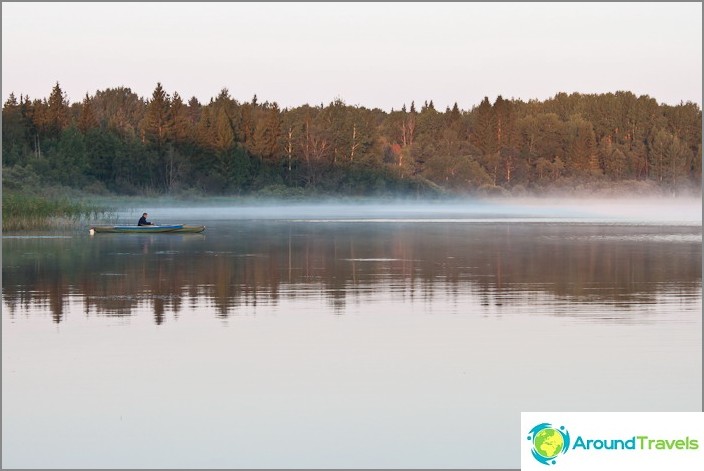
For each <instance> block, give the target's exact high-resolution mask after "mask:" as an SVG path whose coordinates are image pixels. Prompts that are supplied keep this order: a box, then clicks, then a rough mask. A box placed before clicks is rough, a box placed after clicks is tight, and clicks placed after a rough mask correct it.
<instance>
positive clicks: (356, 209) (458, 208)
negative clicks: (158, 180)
mask: <svg viewBox="0 0 704 471" xmlns="http://www.w3.org/2000/svg"><path fill="white" fill-rule="evenodd" d="M216 201H217V200H216ZM147 205H148V206H149V207H146V206H147ZM144 211H148V212H149V214H150V217H151V218H152V219H154V220H156V221H157V222H159V223H162V224H168V223H178V222H181V221H183V222H184V223H195V222H197V221H214V220H230V219H232V220H238V219H250V220H295V219H302V220H360V221H375V220H377V221H401V220H422V221H428V222H432V221H437V222H443V223H445V222H453V221H456V222H469V221H488V220H491V221H500V220H512V221H514V222H515V221H516V220H532V221H535V222H540V221H544V222H550V221H562V222H592V223H614V222H618V223H628V224H638V223H641V224H682V225H696V224H701V221H702V200H701V198H683V197H680V198H620V199H606V198H550V199H547V198H510V199H508V198H505V199H457V200H436V201H422V200H419V201H408V200H406V201H399V200H396V201H393V200H390V201H379V202H375V201H372V200H368V199H365V200H360V201H335V200H327V201H323V202H320V203H314V202H308V201H306V202H296V201H286V200H280V201H275V200H263V201H257V202H251V201H248V200H244V201H238V200H236V199H234V200H229V201H219V202H218V203H217V204H212V203H207V202H202V201H199V202H193V203H189V202H184V201H172V202H164V201H158V202H152V203H151V204H150V203H148V202H147V203H145V204H144V206H142V207H131V208H129V209H123V210H120V211H118V216H119V218H120V220H121V221H122V222H125V221H126V222H129V221H132V220H133V219H134V220H135V221H136V219H138V218H139V216H141V213H142V212H144Z"/></svg>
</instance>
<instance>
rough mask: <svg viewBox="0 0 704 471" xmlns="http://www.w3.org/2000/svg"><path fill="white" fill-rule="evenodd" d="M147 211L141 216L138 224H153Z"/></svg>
mask: <svg viewBox="0 0 704 471" xmlns="http://www.w3.org/2000/svg"><path fill="white" fill-rule="evenodd" d="M147 216H148V214H147V213H144V214H142V217H141V218H139V222H138V223H137V225H138V226H153V225H154V224H152V223H151V222H149V221H147Z"/></svg>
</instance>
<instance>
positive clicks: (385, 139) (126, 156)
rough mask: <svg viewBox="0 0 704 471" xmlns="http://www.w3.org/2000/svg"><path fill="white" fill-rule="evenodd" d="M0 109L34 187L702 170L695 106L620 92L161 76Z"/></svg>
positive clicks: (408, 188)
mask: <svg viewBox="0 0 704 471" xmlns="http://www.w3.org/2000/svg"><path fill="white" fill-rule="evenodd" d="M2 113H3V114H2V118H3V119H2V126H3V142H2V150H3V166H4V169H5V170H6V171H8V172H11V175H14V177H16V180H18V181H19V180H21V179H24V180H25V181H26V184H28V185H34V187H35V188H36V187H39V186H41V185H63V186H69V187H73V188H80V189H83V190H85V189H88V188H90V189H92V191H93V192H96V193H102V192H105V191H111V192H114V193H118V194H126V195H146V194H150V195H158V194H167V193H168V194H176V193H179V194H184V192H185V193H187V192H195V193H198V194H201V193H202V194H221V195H241V194H247V193H251V194H259V193H261V192H264V193H266V192H274V193H276V192H281V191H284V190H283V189H285V192H288V193H291V194H292V195H294V194H297V193H296V192H298V191H299V190H300V191H303V192H304V193H306V194H311V193H335V194H350V195H358V194H386V193H393V192H411V193H413V194H419V193H422V192H426V191H429V192H436V193H437V192H439V193H442V192H445V191H451V192H476V191H480V189H482V190H481V191H482V192H493V193H501V192H502V191H503V190H510V189H511V188H513V187H517V188H518V190H517V192H518V193H520V192H522V191H533V190H537V189H540V188H545V187H547V186H554V185H558V184H561V183H560V182H563V183H564V182H566V181H570V182H580V183H585V184H586V183H588V184H589V185H594V184H596V182H606V183H608V182H611V183H613V184H615V183H617V182H622V181H640V182H648V181H650V182H654V183H655V184H656V185H657V186H658V187H661V188H674V187H679V186H687V185H689V186H691V187H694V188H698V187H699V186H700V181H701V159H702V157H701V130H702V126H701V110H700V109H699V107H698V106H697V105H696V104H693V103H682V104H680V105H677V106H669V105H659V104H658V103H657V102H656V101H655V100H654V99H652V98H650V97H648V96H636V95H634V94H632V93H630V92H622V91H619V92H616V93H606V94H600V95H582V94H577V93H573V94H569V95H568V94H565V93H558V94H557V95H555V97H553V98H551V99H548V100H545V101H543V102H538V101H530V102H522V101H520V100H506V99H504V98H502V97H501V96H499V97H497V98H496V100H495V101H494V103H493V104H492V103H491V101H490V100H489V97H486V98H484V99H483V100H482V101H481V103H479V104H478V105H477V106H476V107H474V108H472V109H470V110H468V111H463V110H461V109H460V108H459V107H458V106H457V104H456V103H455V104H454V105H453V106H452V107H447V109H446V110H445V111H444V112H439V111H438V110H436V109H435V106H434V105H433V102H432V100H430V101H429V102H428V101H426V102H425V103H424V105H423V106H422V107H421V109H420V111H417V110H416V107H415V103H411V106H410V108H408V109H407V108H406V106H405V105H404V106H403V107H402V108H401V110H400V111H391V112H390V113H385V112H383V111H381V110H378V109H367V108H364V107H360V106H351V105H347V104H346V103H344V101H342V100H341V99H336V100H334V101H333V102H331V103H329V104H328V105H327V106H325V105H322V104H321V105H319V106H310V105H303V106H299V107H296V108H291V109H279V107H278V105H277V104H276V103H269V102H264V103H262V102H260V101H259V100H257V99H256V96H255V97H254V98H252V99H251V100H249V101H246V102H242V103H240V102H238V101H237V100H235V99H234V98H233V97H232V96H230V93H229V91H228V90H227V89H222V90H221V91H220V93H219V94H218V95H217V96H216V97H214V98H212V99H211V100H210V102H209V103H207V104H201V103H199V102H198V100H196V99H195V98H191V99H190V100H188V102H184V100H183V99H181V97H180V96H179V94H178V93H177V92H174V93H173V95H169V94H167V93H166V91H165V90H164V88H163V87H162V86H161V84H160V83H158V84H156V87H155V89H154V92H153V93H152V95H151V97H150V98H149V99H143V98H141V97H139V96H137V95H136V94H134V93H133V92H132V91H131V90H130V89H129V88H124V87H119V88H115V89H107V90H104V91H97V92H96V93H95V95H93V96H90V95H86V96H85V97H84V98H83V99H82V101H81V102H80V103H74V104H69V103H68V102H67V100H66V97H65V95H64V93H63V91H62V90H61V87H60V85H59V84H58V83H57V84H56V85H55V86H54V87H53V89H52V90H51V92H50V94H49V97H48V98H47V99H33V100H32V99H30V98H29V97H26V96H23V95H20V96H19V99H18V98H17V97H16V96H15V95H14V94H11V95H10V98H9V99H8V100H7V101H6V102H5V104H4V105H3V110H2ZM14 177H13V178H14ZM496 188H502V189H503V190H501V191H499V190H497V189H496Z"/></svg>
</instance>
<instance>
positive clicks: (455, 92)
mask: <svg viewBox="0 0 704 471" xmlns="http://www.w3.org/2000/svg"><path fill="white" fill-rule="evenodd" d="M57 81H58V82H59V83H60V85H61V88H62V89H63V90H64V91H65V92H66V93H67V95H68V98H69V101H71V102H72V103H73V102H77V101H81V100H82V98H83V97H84V96H85V94H86V93H88V94H90V95H93V94H95V92H96V90H104V89H106V88H113V87H119V86H124V87H129V88H131V89H132V91H134V92H135V93H137V94H138V95H140V96H142V97H145V98H148V97H150V96H151V93H152V91H153V90H154V87H155V86H156V83H157V82H161V83H162V85H163V86H164V88H165V89H166V91H167V92H168V93H173V92H174V91H177V92H178V93H179V94H180V95H181V96H182V97H183V98H184V99H185V100H187V99H189V98H190V97H192V96H195V97H196V98H198V99H199V100H200V101H201V102H202V103H207V102H208V101H209V100H210V98H211V97H214V96H216V95H217V94H218V93H219V91H220V90H221V89H222V88H223V87H227V88H228V89H229V91H230V94H231V95H232V96H233V97H234V98H235V99H237V100H239V101H248V100H250V99H251V98H252V96H253V95H254V94H255V93H256V94H257V97H258V99H259V101H260V102H263V101H276V102H278V103H279V105H280V106H281V107H294V106H299V105H302V104H305V103H308V104H312V105H317V104H320V103H324V104H328V103H329V102H331V101H332V100H334V99H335V98H338V97H339V98H341V99H342V100H344V101H345V103H347V104H350V105H359V106H365V107H368V108H374V107H378V108H381V109H384V110H386V111H388V110H390V109H391V108H395V109H399V108H400V107H401V106H402V105H403V104H404V103H405V104H406V105H407V106H409V105H410V103H411V101H415V102H416V104H417V105H418V106H420V105H421V104H422V103H423V102H424V101H425V100H433V102H434V104H435V107H436V108H438V109H441V110H444V108H445V107H446V106H452V104H453V103H455V102H457V103H458V105H459V106H460V108H461V109H470V108H471V107H472V106H475V105H477V104H479V102H480V101H481V100H482V98H483V97H484V96H488V97H489V98H490V100H491V101H492V102H493V101H494V99H495V98H496V96H498V95H502V96H503V97H504V98H520V99H523V100H530V99H539V100H544V99H547V98H550V97H552V96H554V95H555V94H556V93H558V92H567V93H572V92H579V93H606V92H615V91H618V90H626V91H631V92H633V93H635V94H636V95H649V96H651V97H653V98H655V99H656V100H657V101H658V102H660V103H668V104H677V103H679V102H680V101H685V102H686V101H693V102H695V103H697V104H699V105H700V106H701V104H702V5H701V3H645V2H644V3H618V4H611V3H382V4H378V3H264V4H260V3H256V4H255V3H147V4H140V3H97V2H96V3H6V2H3V3H2V99H3V102H4V101H5V100H6V99H7V97H8V96H9V94H10V92H14V93H15V95H17V96H19V94H20V93H22V94H29V96H30V97H31V98H45V97H48V96H49V93H50V92H51V88H52V87H53V86H54V84H55V83H56V82H57Z"/></svg>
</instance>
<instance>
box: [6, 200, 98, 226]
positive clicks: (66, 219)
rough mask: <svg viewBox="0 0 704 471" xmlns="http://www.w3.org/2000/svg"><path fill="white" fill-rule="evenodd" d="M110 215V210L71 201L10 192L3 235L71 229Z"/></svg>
mask: <svg viewBox="0 0 704 471" xmlns="http://www.w3.org/2000/svg"><path fill="white" fill-rule="evenodd" d="M108 212H109V209H108V208H105V207H100V206H97V205H94V204H91V203H86V202H83V201H79V200H72V199H69V198H67V197H61V198H52V199H49V198H46V197H43V196H39V195H30V194H23V193H15V192H6V191H3V194H2V229H3V231H22V230H38V229H58V228H68V227H71V226H75V225H76V224H79V223H81V221H84V220H91V219H96V218H98V217H100V216H101V215H105V214H107V213H108Z"/></svg>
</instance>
